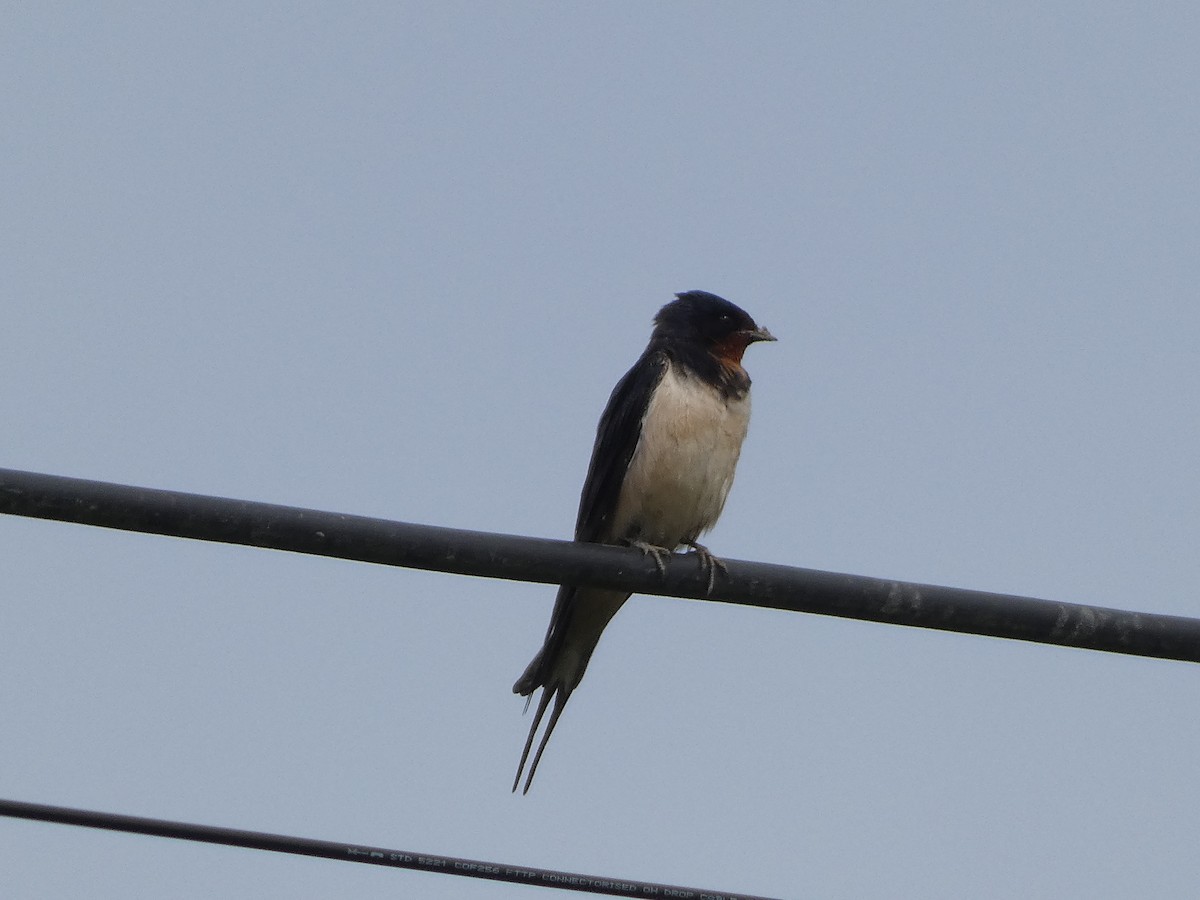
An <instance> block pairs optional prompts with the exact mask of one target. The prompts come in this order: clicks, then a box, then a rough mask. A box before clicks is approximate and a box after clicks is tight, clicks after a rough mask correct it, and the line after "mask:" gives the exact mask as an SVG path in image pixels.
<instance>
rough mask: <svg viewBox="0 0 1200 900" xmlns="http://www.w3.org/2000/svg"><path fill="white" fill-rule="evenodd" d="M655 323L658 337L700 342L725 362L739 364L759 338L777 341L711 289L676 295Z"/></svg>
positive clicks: (738, 308)
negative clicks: (711, 292) (709, 291)
mask: <svg viewBox="0 0 1200 900" xmlns="http://www.w3.org/2000/svg"><path fill="white" fill-rule="evenodd" d="M654 326H655V327H654V335H655V337H658V338H662V339H666V340H672V341H686V342H689V343H694V344H699V345H700V346H703V347H704V348H705V349H706V350H708V352H710V353H711V354H712V355H713V356H715V357H717V358H718V359H720V360H721V361H722V362H727V363H732V364H735V365H736V364H740V363H741V360H742V354H743V353H744V352H745V350H746V348H747V347H748V346H750V345H751V344H753V343H754V342H755V341H773V340H776V338H775V336H774V335H773V334H771V332H769V331H767V329H765V328H760V327H759V326H758V325H757V324H755V322H754V319H752V318H750V314H749V313H748V312H746V311H745V310H744V309H742V308H741V307H740V306H735V305H734V304H732V303H730V302H729V301H728V300H726V299H724V298H723V297H718V296H717V295H716V294H710V293H708V291H686V292H684V293H682V294H676V295H675V299H674V300H672V301H671V302H670V303H668V304H667V305H666V306H664V307H663V308H662V309H660V310H659V311H658V315H657V316H655V317H654Z"/></svg>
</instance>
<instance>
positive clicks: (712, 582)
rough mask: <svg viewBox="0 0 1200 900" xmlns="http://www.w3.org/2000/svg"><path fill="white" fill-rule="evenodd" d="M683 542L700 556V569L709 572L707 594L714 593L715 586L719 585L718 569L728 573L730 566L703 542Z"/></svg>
mask: <svg viewBox="0 0 1200 900" xmlns="http://www.w3.org/2000/svg"><path fill="white" fill-rule="evenodd" d="M683 544H684V546H685V547H690V548H691V550H692V552H693V553H695V554H696V556H697V557H698V558H699V560H700V571H701V572H708V590H707V591H706V592H705V594H706V595H708V594H712V592H713V588H714V587H716V586H717V569H720V570H721V571H722V572H724V573H725V574H726V575H728V574H729V567H728V566H727V565H725V563H723V562H722V561H721V560H719V559H717V557H715V556H713V555H712V553H711V552H710V551H709V549H708V548H707V547H705V546H704V545H703V544H697V543H696V542H695V541H684V542H683Z"/></svg>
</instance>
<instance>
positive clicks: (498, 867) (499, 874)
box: [0, 800, 769, 900]
mask: <svg viewBox="0 0 1200 900" xmlns="http://www.w3.org/2000/svg"><path fill="white" fill-rule="evenodd" d="M0 815H3V816H12V817H14V818H19V819H33V820H36V821H39V822H58V823H60V824H63V825H80V826H83V827H85V828H104V829H107V830H109V831H125V832H130V833H133V834H148V835H154V836H156V837H168V838H177V839H179V840H184V841H201V842H203V843H206V844H224V845H225V846H228V847H246V848H249V849H252V850H271V851H274V852H276V853H294V854H298V855H300V856H318V857H321V858H323V859H339V860H343V861H345V862H356V863H366V864H368V865H372V866H391V867H392V868H396V869H413V870H416V871H419V872H438V873H441V874H443V875H462V876H465V877H467V878H483V879H487V880H488V881H504V882H508V883H510V884H527V885H532V886H534V887H550V888H560V889H562V890H566V891H579V892H580V893H585V894H603V895H606V896H610V897H711V898H712V900H769V898H766V897H753V896H751V895H749V894H730V893H727V892H725V891H709V890H700V889H699V888H685V887H675V886H672V885H668V884H654V883H651V882H645V881H634V880H633V879H630V878H601V877H598V876H595V875H579V874H576V873H574V872H559V871H556V870H554V869H531V868H529V867H528V866H512V865H508V864H506V863H492V862H483V861H482V860H478V859H459V858H457V857H453V856H439V855H437V854H435V853H414V852H412V851H409V850H388V849H385V848H383V847H364V846H362V845H361V844H346V843H339V842H336V841H317V840H313V839H311V838H298V837H288V836H287V835H282V834H268V833H265V832H261V831H243V830H241V829H236V828H220V827H217V826H214V825H193V824H191V823H188V822H172V821H168V820H166V819H144V818H142V817H140V816H122V815H116V814H114V813H106V812H95V811H93V810H87V809H71V808H69V807H65V806H46V805H44V804H41V803H23V802H21V801H19V800H0Z"/></svg>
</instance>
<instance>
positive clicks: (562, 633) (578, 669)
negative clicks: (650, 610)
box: [513, 585, 629, 793]
mask: <svg viewBox="0 0 1200 900" xmlns="http://www.w3.org/2000/svg"><path fill="white" fill-rule="evenodd" d="M628 596H629V594H627V593H623V592H621V591H600V590H593V589H584V590H577V589H576V588H574V587H571V586H567V585H564V586H563V587H562V588H560V589H559V594H558V600H557V601H556V602H555V607H554V615H553V616H551V619H550V628H549V630H548V631H547V633H546V640H545V643H544V644H543V645H542V649H541V650H539V651H538V654H537V656H535V657H534V658H533V661H532V662H530V663H529V665H528V666H526V667H525V671H524V672H523V673H522V674H521V677H520V678H518V679H517V683H516V684H514V685H513V693H514V694H520V695H521V696H522V697H527V698H532V696H533V692H534V691H536V690H537V689H538V688H541V689H542V696H541V698H540V699H539V700H538V708H537V713H536V714H535V715H534V717H533V724H532V725H531V726H530V728H529V737H528V739H527V740H526V741H525V752H523V753H522V754H521V764H520V765H519V766H517V777H516V779H515V780H514V781H513V790H514V791H516V789H517V786H518V785H519V784H520V783H521V773H522V772H523V771H524V770H525V763H527V762H528V761H529V752H530V751H531V750H532V749H533V739H534V737H535V736H536V735H537V730H538V726H539V725H540V724H541V722H542V717H543V716H545V714H546V709H547V708H548V707H549V706H550V700H551V699H552V698H553V700H554V709H553V710H552V711H551V713H550V718H549V720H548V721H547V722H546V730H545V732H544V733H543V734H542V740H541V742H540V743H539V744H538V749H537V753H535V754H534V755H533V762H532V764H531V765H530V767H529V774H528V776H527V777H526V779H525V789H524V790H523V791H522V793H529V786H530V785H531V784H533V775H534V773H535V772H536V771H537V767H538V763H539V762H540V761H541V758H542V752H543V751H544V750H545V749H546V743H547V742H548V741H549V740H550V735H551V734H552V733H553V732H554V726H555V725H557V724H558V717H559V716H561V715H562V711H563V707H565V706H566V705H567V701H568V700H570V699H571V694H572V693H573V692H574V691H575V688H576V687H577V686H578V685H579V682H580V681H581V680H582V679H583V673H584V671H586V670H587V665H588V661H589V660H590V659H591V658H592V651H593V650H595V649H596V642H597V641H599V640H600V633H601V632H602V631H603V630H604V626H605V625H607V624H608V621H609V620H610V619H611V618H612V617H613V616H614V615H615V614H616V612H617V610H618V609H620V607H621V604H622V603H624V602H625V599H626V598H627V597H628ZM525 708H526V709H528V708H529V701H528V700H527V701H526V703H525Z"/></svg>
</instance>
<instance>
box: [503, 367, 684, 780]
mask: <svg viewBox="0 0 1200 900" xmlns="http://www.w3.org/2000/svg"><path fill="white" fill-rule="evenodd" d="M667 365H668V358H667V355H666V354H665V353H663V352H662V351H658V350H656V351H651V350H649V349H648V350H647V351H646V352H645V353H644V354H643V355H642V356H641V358H640V359H639V360H638V361H637V362H636V363H635V364H634V366H633V368H632V369H630V370H629V371H628V372H627V373H626V374H625V377H624V378H622V379H621V380H620V381H619V382H617V386H616V387H615V388H614V389H613V392H612V396H611V397H609V398H608V405H607V406H606V407H605V409H604V414H603V415H602V416H601V417H600V425H599V427H598V428H597V429H596V443H595V445H594V446H593V447H592V461H591V464H590V465H589V466H588V473H587V478H586V479H585V480H584V484H583V493H582V495H581V496H580V498H579V515H578V517H577V520H576V523H575V540H577V541H593V542H600V543H604V542H607V541H611V540H614V539H616V538H618V537H619V535H614V534H612V533H611V531H610V525H611V521H612V517H613V514H614V511H615V510H616V507H617V499H618V498H619V497H620V494H621V485H622V483H623V482H624V480H625V473H626V471H627V470H628V468H629V461H630V460H631V459H632V458H633V453H634V450H636V449H637V445H638V439H639V438H640V437H641V433H642V420H643V419H644V418H645V415H646V409H647V408H648V407H649V405H650V397H651V396H652V395H653V393H654V390H655V388H657V387H658V384H659V382H660V381H661V380H662V377H663V374H664V373H665V372H666V370H667ZM628 596H629V594H627V593H625V592H624V591H606V590H601V589H598V588H576V587H575V586H574V585H570V584H564V585H563V586H562V587H561V588H559V591H558V598H557V599H556V600H555V603H554V612H553V614H552V615H551V617H550V627H549V628H548V629H547V631H546V640H545V642H544V643H543V645H542V649H541V650H540V651H539V652H538V654H537V656H535V657H534V658H533V661H532V662H531V663H530V664H529V666H528V667H527V668H526V669H525V672H524V674H522V675H521V677H520V678H519V679H517V683H516V684H515V685H513V692H514V693H516V694H520V695H521V696H524V697H528V696H530V695H531V694H532V693H533V692H534V691H536V690H537V689H538V688H539V687H540V688H543V691H542V697H541V699H540V700H539V702H538V708H537V712H536V713H535V715H534V717H533V722H532V724H531V725H530V728H529V738H528V739H527V740H526V742H525V751H524V753H522V754H521V763H520V765H519V766H518V767H517V777H516V780H515V781H514V782H513V790H514V791H515V790H516V789H517V785H518V784H519V783H520V780H521V772H522V771H523V770H524V768H525V762H526V760H528V758H529V751H530V750H531V749H532V748H533V739H534V736H535V735H536V733H537V729H538V725H539V724H540V723H541V721H542V716H543V715H544V714H545V712H546V708H547V706H548V705H549V703H550V699H551V698H552V697H553V698H554V711H553V712H552V713H551V714H550V720H549V722H548V723H547V725H546V731H545V733H544V734H543V735H542V740H541V742H540V744H539V745H538V750H537V753H536V754H535V755H534V757H533V764H532V765H531V766H530V769H529V776H528V778H527V779H526V781H525V790H526V791H528V790H529V785H530V784H532V783H533V775H534V772H536V771H537V765H538V762H539V761H540V760H541V758H542V751H544V750H545V749H546V742H547V741H549V740H550V734H551V733H552V732H553V731H554V726H555V725H556V724H557V723H558V717H559V716H560V715H561V714H562V710H563V707H564V706H566V704H567V700H568V699H570V696H571V693H572V691H574V690H575V687H576V686H577V685H578V684H579V681H580V679H582V678H583V673H584V671H585V670H586V668H587V664H588V661H589V660H590V659H591V657H592V651H593V650H594V649H595V647H596V642H597V641H599V640H600V634H601V633H602V632H603V631H604V628H605V626H606V625H607V624H608V622H609V620H610V619H611V618H612V617H613V616H614V615H615V614H616V612H617V610H618V609H620V607H621V604H622V603H624V602H625V600H626V598H628Z"/></svg>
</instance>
